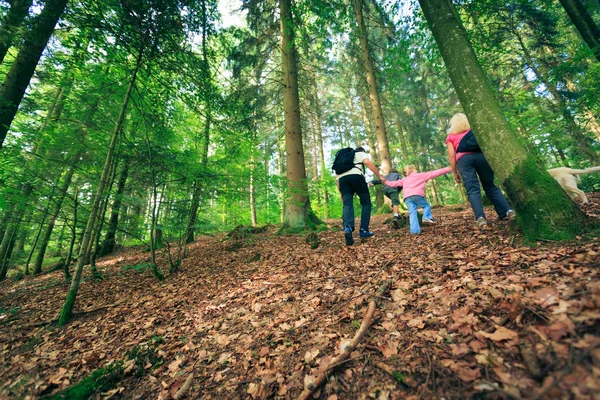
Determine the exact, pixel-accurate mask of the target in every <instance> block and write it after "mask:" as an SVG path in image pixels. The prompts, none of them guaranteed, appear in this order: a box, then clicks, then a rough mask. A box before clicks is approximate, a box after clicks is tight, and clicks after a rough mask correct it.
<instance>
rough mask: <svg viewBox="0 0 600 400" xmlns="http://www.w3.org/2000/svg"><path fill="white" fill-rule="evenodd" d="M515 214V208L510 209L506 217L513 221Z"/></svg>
mask: <svg viewBox="0 0 600 400" xmlns="http://www.w3.org/2000/svg"><path fill="white" fill-rule="evenodd" d="M515 216H516V214H515V210H508V211H507V212H506V216H505V217H504V218H506V219H507V220H509V221H512V220H513V219H515Z"/></svg>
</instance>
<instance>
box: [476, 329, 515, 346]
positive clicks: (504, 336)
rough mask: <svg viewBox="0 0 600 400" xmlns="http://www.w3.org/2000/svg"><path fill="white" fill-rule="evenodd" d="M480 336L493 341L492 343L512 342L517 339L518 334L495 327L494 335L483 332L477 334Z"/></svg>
mask: <svg viewBox="0 0 600 400" xmlns="http://www.w3.org/2000/svg"><path fill="white" fill-rule="evenodd" d="M479 333H480V334H481V336H483V337H486V338H488V339H491V340H493V341H494V342H500V341H502V340H513V339H517V338H518V337H519V334H518V333H517V332H515V331H511V330H510V329H508V328H505V327H503V326H496V331H495V332H494V333H487V332H484V331H481V332H479Z"/></svg>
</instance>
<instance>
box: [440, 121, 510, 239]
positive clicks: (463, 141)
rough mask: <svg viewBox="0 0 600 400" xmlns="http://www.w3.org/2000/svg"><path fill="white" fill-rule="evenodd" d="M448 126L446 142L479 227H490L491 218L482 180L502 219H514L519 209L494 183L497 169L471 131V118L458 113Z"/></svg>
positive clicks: (455, 178) (452, 164)
mask: <svg viewBox="0 0 600 400" xmlns="http://www.w3.org/2000/svg"><path fill="white" fill-rule="evenodd" d="M449 125H450V127H449V128H448V130H447V133H448V136H447V137H446V146H447V147H448V161H450V168H451V169H452V173H453V174H454V180H455V181H456V183H461V181H462V183H463V185H464V187H465V190H466V192H467V198H468V199H469V203H471V208H472V209H473V212H474V213H475V223H476V225H477V227H478V228H479V229H485V228H487V220H486V218H485V213H484V212H483V202H482V200H481V190H480V189H479V182H480V181H481V186H482V187H483V190H484V191H485V194H486V195H487V197H488V199H490V201H491V202H492V204H493V205H494V209H495V210H496V214H498V218H499V219H507V218H508V219H513V218H514V217H515V212H514V211H513V210H512V209H511V208H510V205H509V204H508V200H506V197H504V195H503V194H502V192H501V191H500V189H499V188H498V187H497V186H496V185H495V184H494V171H493V170H492V167H490V164H488V162H487V160H486V159H485V156H484V155H483V153H482V152H481V148H480V147H479V145H478V144H477V139H476V138H475V135H473V131H471V126H470V125H469V120H468V119H467V116H466V115H465V114H463V113H456V114H454V115H453V116H452V118H451V119H450V124H449Z"/></svg>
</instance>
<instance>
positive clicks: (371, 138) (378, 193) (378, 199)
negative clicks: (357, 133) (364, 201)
mask: <svg viewBox="0 0 600 400" xmlns="http://www.w3.org/2000/svg"><path fill="white" fill-rule="evenodd" d="M362 117H363V123H364V125H365V131H366V132H367V141H368V142H369V147H370V148H371V154H372V158H373V159H372V160H371V161H373V163H374V164H375V165H378V164H379V161H380V159H379V154H378V152H377V147H376V145H375V143H376V141H375V135H374V134H373V129H372V127H371V120H370V119H369V117H368V115H367V101H366V99H365V97H364V96H362ZM390 169H391V164H390ZM386 199H387V197H384V195H383V188H382V187H381V185H376V186H375V206H376V209H377V210H379V209H380V208H381V207H383V204H384V203H385V200H386ZM390 206H391V202H390Z"/></svg>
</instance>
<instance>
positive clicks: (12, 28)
mask: <svg viewBox="0 0 600 400" xmlns="http://www.w3.org/2000/svg"><path fill="white" fill-rule="evenodd" d="M31 3H33V0H13V1H12V2H11V4H10V8H9V9H8V12H7V13H6V14H5V15H4V18H2V22H1V23H0V24H1V25H0V64H2V63H3V62H4V57H6V53H8V49H10V47H11V46H12V44H13V40H14V39H15V36H16V35H17V31H18V30H19V27H20V26H21V24H22V23H23V21H24V20H25V17H27V14H28V12H29V7H31Z"/></svg>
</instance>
